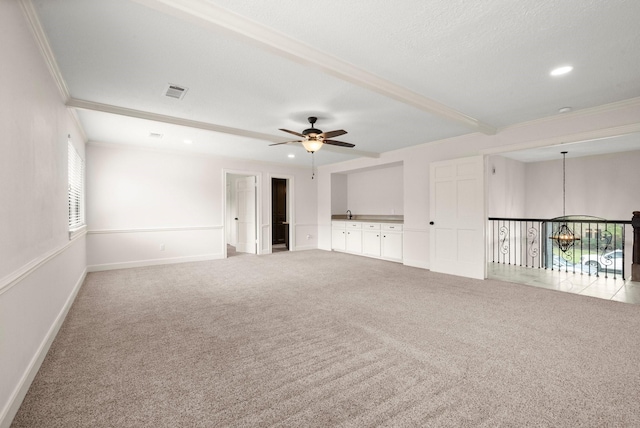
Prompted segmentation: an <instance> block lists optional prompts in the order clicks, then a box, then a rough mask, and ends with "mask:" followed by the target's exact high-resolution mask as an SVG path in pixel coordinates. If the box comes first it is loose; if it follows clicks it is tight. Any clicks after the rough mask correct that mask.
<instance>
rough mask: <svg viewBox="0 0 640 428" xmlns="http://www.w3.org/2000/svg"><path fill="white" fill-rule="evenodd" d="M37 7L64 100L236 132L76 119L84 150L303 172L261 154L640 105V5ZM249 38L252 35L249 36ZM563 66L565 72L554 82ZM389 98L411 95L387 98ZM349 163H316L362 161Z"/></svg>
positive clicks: (235, 2) (147, 3)
mask: <svg viewBox="0 0 640 428" xmlns="http://www.w3.org/2000/svg"><path fill="white" fill-rule="evenodd" d="M27 1H28V0H27ZM32 3H33V5H34V6H35V10H36V12H37V15H38V17H39V20H40V22H41V24H42V27H43V29H44V33H45V34H46V37H47V39H48V41H49V44H50V46H51V49H52V52H53V55H54V57H55V60H56V61H57V63H58V66H59V69H60V71H61V75H62V78H63V79H64V80H65V82H66V85H67V87H68V89H69V95H70V97H71V98H72V99H77V100H83V101H88V102H89V103H99V104H104V105H108V106H113V107H124V108H127V109H133V110H135V111H138V112H144V113H151V114H156V115H163V116H165V117H166V116H168V117H173V118H177V119H188V120H190V121H197V122H202V123H207V124H211V125H212V126H214V127H215V126H219V127H220V126H222V127H231V128H235V129H237V130H239V133H240V134H241V136H237V135H228V134H226V133H224V132H222V133H221V132H212V131H205V130H202V129H192V128H191V127H185V126H180V125H176V124H169V123H160V122H154V121H152V120H144V119H139V118H133V117H127V116H123V115H116V114H110V113H108V112H99V111H90V110H80V114H79V117H80V120H81V122H82V125H83V127H84V128H85V131H86V133H87V135H88V137H89V139H90V141H99V142H106V143H115V144H132V145H139V146H144V147H162V148H167V149H172V150H186V151H191V152H202V153H211V154H216V155H222V156H230V157H240V158H247V159H257V160H263V161H265V160H266V161H271V162H281V163H291V164H297V165H308V155H307V154H306V153H305V152H304V150H303V149H302V148H301V147H300V146H299V145H287V146H277V147H269V146H268V145H269V144H270V143H272V142H274V141H286V140H288V139H289V138H288V136H287V134H284V133H282V132H280V131H278V128H288V129H292V130H296V131H301V130H302V129H304V128H306V127H307V125H308V124H307V123H306V117H307V116H311V115H313V116H318V117H319V120H318V123H317V127H319V128H321V129H323V130H325V131H328V130H333V129H346V130H347V131H348V134H347V135H344V136H342V137H340V138H338V139H340V140H343V141H347V142H350V143H354V144H356V150H358V151H360V152H362V151H364V152H371V153H381V152H385V151H389V150H394V149H398V148H402V147H407V146H412V145H417V144H422V143H425V142H429V141H436V140H439V139H443V138H447V137H452V136H456V135H462V134H466V133H469V132H476V131H477V130H478V129H474V128H473V127H472V126H471V127H470V126H468V124H465V123H464V121H460V120H456V118H455V117H454V119H453V120H451V118H450V117H447V116H446V115H443V114H439V113H438V112H437V111H436V112H435V113H434V112H433V111H431V110H429V108H424V104H425V103H426V104H428V103H429V102H431V101H433V102H434V103H435V104H436V105H439V104H438V103H441V104H443V105H444V106H446V107H448V108H450V109H452V110H453V111H457V112H459V114H460V115H461V116H465V115H466V116H469V117H470V118H472V119H475V120H477V121H480V122H482V123H484V124H487V125H489V126H493V127H503V126H507V125H512V124H515V123H520V122H523V121H528V120H533V119H537V118H541V117H547V116H551V115H554V114H556V113H557V110H558V109H559V108H561V107H565V106H571V107H573V109H574V110H579V109H583V108H589V107H594V106H598V105H602V104H606V103H610V102H615V101H620V100H623V99H628V98H633V97H638V96H640V79H639V78H638V74H637V70H638V64H640V49H638V46H640V31H638V24H637V23H638V21H639V18H640V2H639V1H637V0H609V1H604V0H599V1H596V0H548V1H544V2H540V1H520V2H514V1H512V0H483V1H469V0H432V1H424V0H407V1H404V2H402V3H401V4H398V3H397V2H396V3H394V2H388V1H381V0H368V1H349V2H344V1H338V0H313V1H312V0H296V1H292V0H278V1H255V0H216V1H213V2H207V1H205V0H183V1H178V0H137V1H127V0H109V1H103V0H32ZM208 6H211V7H222V8H223V9H225V11H224V13H217V14H216V13H212V14H211V17H212V18H213V19H214V20H215V19H218V18H219V19H221V20H222V19H223V18H224V19H228V20H231V21H233V20H234V19H236V18H237V20H236V21H233V22H236V23H235V24H233V25H235V27H233V25H232V27H233V28H231V29H229V28H228V27H227V28H225V24H224V23H222V24H221V23H220V22H215V23H213V24H212V23H211V20H209V21H207V20H206V19H202V16H205V18H206V11H207V10H208V9H207V7H208ZM400 6H401V7H400ZM199 8H200V9H199ZM198 10H204V11H205V13H202V14H201V15H197V13H195V12H196V11H198ZM211 10H216V9H211ZM219 12H220V11H219ZM229 12H231V13H229ZM235 14H238V15H239V16H237V17H236V16H235ZM219 15H223V17H222V18H220V17H219ZM238 22H239V24H238ZM243 29H248V30H246V31H245V30H243ZM254 30H255V31H256V32H257V34H259V37H257V38H256V37H255V36H247V34H249V33H251V32H252V31H254ZM263 34H267V36H269V37H267V38H266V39H265V38H261V37H262V36H260V35H263ZM267 39H268V43H267V41H266V40H267ZM274 40H275V42H274ZM269 43H270V44H269ZM301 46H302V49H303V50H302V54H301V53H300V51H295V49H296V48H297V49H299V48H300V47H301ZM292 49H293V50H292ZM291 52H293V53H291ZM305 53H308V55H309V57H304V55H305ZM317 58H327V64H329V65H335V66H336V67H337V69H338V71H340V70H347V73H346V75H345V73H342V74H340V72H335V70H332V69H327V68H325V67H323V65H322V64H320V65H319V64H317V63H314V59H317ZM563 64H571V65H573V66H574V71H573V72H572V73H570V74H569V75H566V76H562V77H555V78H554V77H551V76H549V71H550V70H551V69H552V68H554V67H556V66H559V65H563ZM345 76H346V77H345ZM372 79H373V81H375V82H378V81H376V80H375V79H381V80H380V81H381V82H382V86H384V87H385V88H387V87H389V88H391V90H390V91H389V90H387V92H385V91H380V90H378V89H377V88H376V87H373V88H372V86H371V84H370V83H371V81H372ZM168 83H173V84H179V85H184V86H186V87H187V88H189V90H188V92H187V94H186V95H185V97H184V99H183V100H175V99H170V98H167V97H164V96H163V95H162V91H163V89H164V88H165V87H166V85H167V84H168ZM378 83H379V82H378ZM385 85H386V86H385ZM374 86H375V85H374ZM398 88H400V89H398ZM400 90H407V91H408V92H407V93H409V96H408V97H407V96H405V97H404V98H403V97H402V96H400V97H394V93H398V91H400ZM394 91H395V92H394ZM390 94H391V95H390ZM407 99H409V101H407ZM414 99H415V100H418V102H417V103H416V102H413V100H414ZM244 131H246V132H245V135H244V136H242V134H243V132H244ZM150 132H159V133H163V134H164V135H165V137H163V139H162V140H157V139H150V138H149V136H148V135H149V133H150ZM250 133H254V134H255V133H260V134H263V135H265V134H266V135H265V138H264V139H255V138H248V137H247V136H248V135H249V134H250ZM253 136H255V135H253ZM184 139H190V140H193V141H194V144H192V145H190V146H186V145H184V144H183V143H182V140H184ZM290 153H293V154H296V155H297V156H296V158H294V159H290V158H287V154H290ZM348 153H349V150H348V149H341V150H337V151H331V150H330V148H327V149H325V148H323V150H321V151H319V152H318V153H317V154H316V155H315V157H316V162H317V164H327V163H332V162H338V161H342V160H346V159H350V158H353V157H357V156H359V155H360V154H362V153H358V154H356V155H354V154H348Z"/></svg>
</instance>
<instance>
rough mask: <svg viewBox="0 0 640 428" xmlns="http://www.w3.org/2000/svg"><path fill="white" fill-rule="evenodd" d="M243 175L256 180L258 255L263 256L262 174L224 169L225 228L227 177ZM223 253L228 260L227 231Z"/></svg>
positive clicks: (225, 219)
mask: <svg viewBox="0 0 640 428" xmlns="http://www.w3.org/2000/svg"><path fill="white" fill-rule="evenodd" d="M229 174H232V175H243V176H247V177H249V176H253V177H255V178H256V218H255V228H256V241H257V242H256V254H262V229H261V228H260V227H259V223H260V219H261V218H262V173H261V172H257V171H242V170H232V169H224V168H223V169H222V216H223V223H222V224H223V225H224V226H223V228H224V227H226V224H227V175H229ZM222 251H223V254H224V257H223V258H225V259H226V258H227V231H226V230H225V231H224V233H223V234H222Z"/></svg>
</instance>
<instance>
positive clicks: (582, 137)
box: [480, 123, 640, 155]
mask: <svg viewBox="0 0 640 428" xmlns="http://www.w3.org/2000/svg"><path fill="white" fill-rule="evenodd" d="M635 133H640V123H632V124H630V125H622V126H614V127H612V128H603V129H594V130H591V131H585V132H578V133H575V134H566V135H560V136H556V137H550V138H544V139H542V140H535V141H528V142H526V143H519V144H511V145H508V146H500V147H492V148H489V149H484V150H480V153H481V154H483V155H492V154H498V153H505V152H511V151H514V150H524V149H533V148H537V147H548V146H556V145H561V144H570V143H578V142H581V141H590V140H599V139H603V138H611V137H618V136H621V135H628V134H635Z"/></svg>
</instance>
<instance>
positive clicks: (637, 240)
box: [631, 211, 640, 282]
mask: <svg viewBox="0 0 640 428" xmlns="http://www.w3.org/2000/svg"><path fill="white" fill-rule="evenodd" d="M631 225H632V226H633V260H632V262H631V281H639V282H640V211H634V212H633V218H632V219H631Z"/></svg>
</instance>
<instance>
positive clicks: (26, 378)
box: [0, 269, 87, 428]
mask: <svg viewBox="0 0 640 428" xmlns="http://www.w3.org/2000/svg"><path fill="white" fill-rule="evenodd" d="M86 276H87V269H85V270H84V271H83V272H82V274H81V275H80V278H79V279H78V281H77V282H76V285H74V287H73V291H72V292H71V294H70V295H69V297H68V298H67V301H66V302H65V304H64V306H63V307H62V309H61V310H60V313H58V316H57V317H56V319H55V321H54V322H53V324H51V327H50V328H49V331H48V332H47V335H46V336H45V338H44V340H43V341H42V343H41V344H40V346H39V347H38V350H37V351H36V353H35V355H34V356H33V358H32V359H31V361H30V362H29V366H28V367H27V370H26V371H25V373H24V375H23V376H22V378H21V379H20V382H19V383H18V385H17V387H16V388H15V390H14V391H13V393H12V394H11V398H10V399H9V402H8V404H7V406H6V407H5V408H4V409H3V411H2V413H1V414H0V428H9V426H10V425H11V422H12V421H13V418H14V417H15V416H16V413H18V410H19V409H20V405H21V404H22V400H24V397H25V396H26V395H27V392H28V391H29V387H30V386H31V383H32V382H33V379H34V378H35V377H36V374H38V370H40V366H41V365H42V362H43V361H44V358H45V357H46V356H47V352H49V348H50V347H51V344H52V343H53V340H54V339H55V338H56V335H57V334H58V331H59V330H60V327H61V326H62V323H63V322H64V320H65V318H66V317H67V314H68V313H69V309H71V305H72V304H73V302H74V300H75V299H76V296H77V295H78V291H80V287H81V286H82V283H83V282H84V279H85V277H86Z"/></svg>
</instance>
